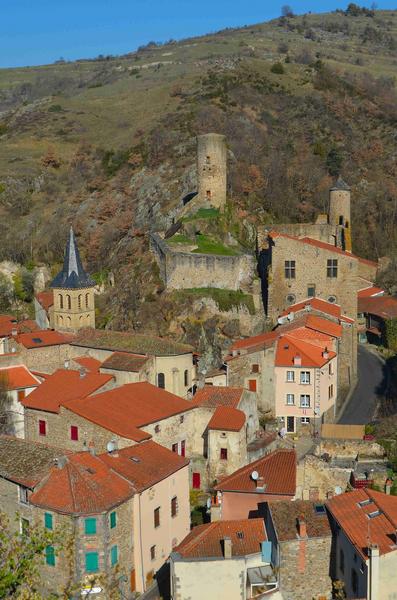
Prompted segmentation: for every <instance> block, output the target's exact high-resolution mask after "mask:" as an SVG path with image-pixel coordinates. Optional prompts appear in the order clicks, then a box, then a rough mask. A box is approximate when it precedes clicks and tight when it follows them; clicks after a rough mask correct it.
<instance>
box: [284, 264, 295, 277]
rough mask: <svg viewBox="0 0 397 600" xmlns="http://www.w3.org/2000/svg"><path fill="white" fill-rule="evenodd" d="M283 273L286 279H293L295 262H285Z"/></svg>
mask: <svg viewBox="0 0 397 600" xmlns="http://www.w3.org/2000/svg"><path fill="white" fill-rule="evenodd" d="M284 273H285V278H286V279H295V261H294V260H286V261H285V262H284Z"/></svg>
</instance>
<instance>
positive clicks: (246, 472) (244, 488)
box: [215, 449, 296, 496]
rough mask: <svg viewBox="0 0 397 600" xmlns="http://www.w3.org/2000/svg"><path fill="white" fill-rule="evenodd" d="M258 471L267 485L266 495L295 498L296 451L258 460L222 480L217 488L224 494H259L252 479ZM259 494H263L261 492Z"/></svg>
mask: <svg viewBox="0 0 397 600" xmlns="http://www.w3.org/2000/svg"><path fill="white" fill-rule="evenodd" d="M252 471H257V472H258V474H259V477H262V478H263V480H264V483H265V486H266V487H265V491H264V493H265V494H277V495H283V496H294V495H295V489H296V453H295V451H294V450H285V449H280V450H275V451H274V452H271V453H270V454H267V455H266V456H262V458H259V459H258V460H255V461H254V462H252V463H250V464H249V465H246V466H245V467H241V469H238V470H237V471H235V472H234V473H232V474H231V475H229V476H227V477H225V478H224V479H222V481H221V482H220V483H219V484H218V485H217V486H216V487H215V489H216V490H221V491H223V492H227V491H229V492H248V493H255V492H257V491H258V490H257V488H256V483H255V481H254V480H253V479H252V478H251V473H252ZM258 493H263V492H259V491H258Z"/></svg>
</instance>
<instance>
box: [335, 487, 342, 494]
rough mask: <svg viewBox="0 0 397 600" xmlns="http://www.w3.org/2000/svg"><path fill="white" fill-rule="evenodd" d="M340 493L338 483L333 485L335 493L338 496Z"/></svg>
mask: <svg viewBox="0 0 397 600" xmlns="http://www.w3.org/2000/svg"><path fill="white" fill-rule="evenodd" d="M341 493H342V488H341V487H340V485H337V486H335V494H336V495H337V496H339V495H340V494H341Z"/></svg>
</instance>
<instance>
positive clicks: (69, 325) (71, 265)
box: [50, 227, 95, 330]
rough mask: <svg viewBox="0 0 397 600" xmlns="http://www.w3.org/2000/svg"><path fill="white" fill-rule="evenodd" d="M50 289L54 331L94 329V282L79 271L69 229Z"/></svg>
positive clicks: (74, 243)
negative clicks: (59, 268) (64, 248)
mask: <svg viewBox="0 0 397 600" xmlns="http://www.w3.org/2000/svg"><path fill="white" fill-rule="evenodd" d="M50 287H52V289H53V290H54V326H55V327H56V328H57V329H66V330H77V329H81V328H82V327H94V328H95V296H94V287H95V281H94V280H93V279H92V278H91V277H90V276H89V275H88V273H86V271H85V270H84V268H83V264H82V262H81V258H80V253H79V249H78V247H77V243H76V239H75V237H74V232H73V227H71V228H70V231H69V239H68V242H67V245H66V251H65V258H64V261H63V267H62V270H61V271H60V272H59V273H58V275H56V276H55V277H54V279H53V280H52V282H51V286H50Z"/></svg>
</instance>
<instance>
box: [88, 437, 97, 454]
mask: <svg viewBox="0 0 397 600" xmlns="http://www.w3.org/2000/svg"><path fill="white" fill-rule="evenodd" d="M88 452H89V453H90V454H92V456H95V455H96V451H95V444H94V442H93V441H92V440H91V441H90V443H89V444H88Z"/></svg>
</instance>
